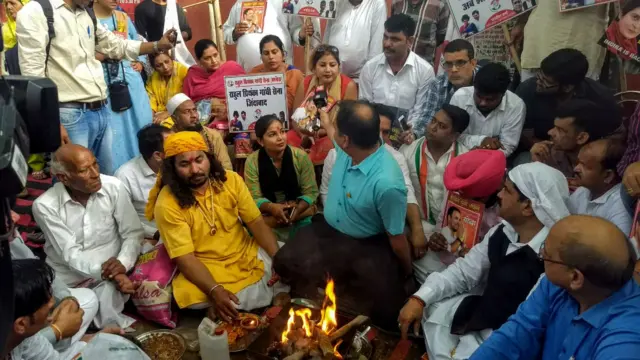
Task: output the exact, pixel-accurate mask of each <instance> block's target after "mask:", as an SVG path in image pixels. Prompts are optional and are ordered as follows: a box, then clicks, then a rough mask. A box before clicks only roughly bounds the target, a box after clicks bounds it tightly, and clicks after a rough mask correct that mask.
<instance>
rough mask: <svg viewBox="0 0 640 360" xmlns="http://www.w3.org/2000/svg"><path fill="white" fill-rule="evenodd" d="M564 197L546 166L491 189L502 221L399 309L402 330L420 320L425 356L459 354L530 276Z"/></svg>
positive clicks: (522, 171) (486, 330)
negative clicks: (496, 196)
mask: <svg viewBox="0 0 640 360" xmlns="http://www.w3.org/2000/svg"><path fill="white" fill-rule="evenodd" d="M568 197H569V188H568V185H567V182H566V180H565V178H564V176H563V175H562V173H561V172H560V171H558V170H556V169H554V168H552V167H550V166H548V165H545V164H542V163H539V162H535V163H530V164H525V165H520V166H518V167H516V168H514V169H513V170H511V171H510V172H509V174H508V178H507V179H506V181H505V185H504V187H503V189H502V190H501V191H500V193H499V194H498V198H499V203H500V216H501V217H502V218H503V219H504V221H503V222H502V223H501V224H499V225H496V226H494V227H493V229H491V230H490V231H489V233H487V235H486V236H485V237H484V239H483V241H482V242H480V243H479V244H477V245H475V246H474V247H473V248H471V251H469V253H468V254H467V255H465V257H462V258H458V260H456V262H455V263H453V264H452V265H450V266H449V267H448V268H447V269H445V270H444V271H442V272H439V273H438V272H436V273H432V274H431V275H429V277H428V278H427V280H426V281H425V282H424V284H422V287H421V288H420V290H418V291H417V292H416V293H415V294H414V295H413V296H412V297H410V298H409V300H408V301H407V303H406V305H405V306H404V308H403V309H402V311H400V315H399V317H398V323H399V324H398V325H399V326H401V329H402V334H403V336H406V335H407V332H408V330H409V327H410V325H411V324H413V323H415V328H414V329H415V330H416V331H417V330H418V328H419V321H420V320H422V324H423V327H424V334H425V342H426V346H427V353H428V355H429V359H431V360H440V359H452V358H453V359H467V358H468V357H469V356H470V355H471V354H472V353H473V351H474V350H475V349H476V348H477V347H478V346H479V345H480V344H481V343H482V342H483V341H484V339H486V338H487V336H489V335H490V334H491V330H492V329H497V328H499V327H500V326H501V325H502V324H503V323H505V322H506V321H507V319H508V318H509V316H511V315H512V314H514V313H515V312H516V310H517V308H518V305H520V303H521V302H522V301H524V299H525V298H526V297H527V294H529V292H530V291H531V289H532V288H533V286H534V285H535V284H536V282H537V281H538V279H539V277H540V275H541V274H542V272H543V271H544V267H543V265H542V263H541V262H540V260H539V259H538V252H539V250H540V247H541V246H542V244H543V242H544V240H545V238H546V237H547V234H548V233H549V229H550V228H551V227H552V226H553V224H554V223H555V222H556V221H558V220H560V219H562V218H564V217H566V216H568V215H569V211H568V210H567V208H566V206H565V201H566V199H567V198H568ZM425 308H426V311H425ZM452 354H453V355H452Z"/></svg>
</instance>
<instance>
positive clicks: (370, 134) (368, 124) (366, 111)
mask: <svg viewBox="0 0 640 360" xmlns="http://www.w3.org/2000/svg"><path fill="white" fill-rule="evenodd" d="M336 125H337V127H338V133H339V134H338V135H339V136H341V137H345V136H346V137H348V139H349V145H352V146H354V147H356V148H360V149H371V148H374V147H375V146H376V145H378V143H379V141H380V115H378V112H377V111H376V110H375V108H374V107H373V106H372V105H371V104H370V103H369V102H368V101H364V100H358V101H342V102H341V103H340V109H339V110H338V116H337V119H336Z"/></svg>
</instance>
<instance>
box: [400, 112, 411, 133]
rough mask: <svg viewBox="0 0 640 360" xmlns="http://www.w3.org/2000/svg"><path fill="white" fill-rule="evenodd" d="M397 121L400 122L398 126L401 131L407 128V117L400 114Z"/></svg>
mask: <svg viewBox="0 0 640 360" xmlns="http://www.w3.org/2000/svg"><path fill="white" fill-rule="evenodd" d="M398 123H400V128H401V129H402V131H407V130H409V124H407V118H406V117H405V116H404V115H400V118H398Z"/></svg>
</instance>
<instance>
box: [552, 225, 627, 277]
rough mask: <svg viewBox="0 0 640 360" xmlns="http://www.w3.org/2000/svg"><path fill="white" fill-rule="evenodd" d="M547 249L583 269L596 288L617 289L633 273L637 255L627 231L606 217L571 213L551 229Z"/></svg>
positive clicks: (560, 258) (565, 261)
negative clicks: (634, 252) (626, 233)
mask: <svg viewBox="0 0 640 360" xmlns="http://www.w3.org/2000/svg"><path fill="white" fill-rule="evenodd" d="M545 250H546V251H547V255H549V256H552V257H555V258H557V259H559V260H560V261H561V262H563V263H564V264H567V265H569V266H570V267H572V268H575V269H576V270H578V271H580V272H581V273H582V275H583V276H584V281H585V283H587V282H588V283H590V284H591V285H592V286H594V287H597V288H601V289H607V290H617V289H619V288H620V287H622V286H623V285H624V284H625V283H626V282H627V281H628V280H629V279H630V278H631V276H632V275H633V265H634V263H635V261H634V257H635V255H634V254H633V253H632V252H631V248H630V246H629V242H628V240H627V237H626V235H625V234H624V233H622V231H620V229H618V227H617V226H615V225H614V224H612V223H611V222H609V221H607V220H605V219H603V218H599V217H593V216H587V215H572V216H568V217H566V218H564V219H562V220H560V221H558V222H557V223H556V224H555V225H554V226H553V227H552V228H551V231H550V232H549V236H548V237H547V240H546V243H545ZM551 280H552V281H553V279H551Z"/></svg>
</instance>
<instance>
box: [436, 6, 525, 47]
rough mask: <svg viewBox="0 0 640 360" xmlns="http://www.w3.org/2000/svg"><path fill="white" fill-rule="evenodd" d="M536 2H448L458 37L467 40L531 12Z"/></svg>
mask: <svg viewBox="0 0 640 360" xmlns="http://www.w3.org/2000/svg"><path fill="white" fill-rule="evenodd" d="M536 5H537V0H450V1H449V7H450V9H451V15H452V16H453V18H454V19H455V22H456V24H457V30H458V32H459V33H460V36H461V37H463V38H468V37H470V36H473V35H476V34H479V33H481V32H483V31H485V30H489V29H491V28H493V27H495V26H497V25H500V24H502V23H504V22H506V21H509V20H511V19H513V18H515V17H517V16H519V15H522V14H523V13H525V12H527V11H530V10H533V8H535V7H536Z"/></svg>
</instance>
